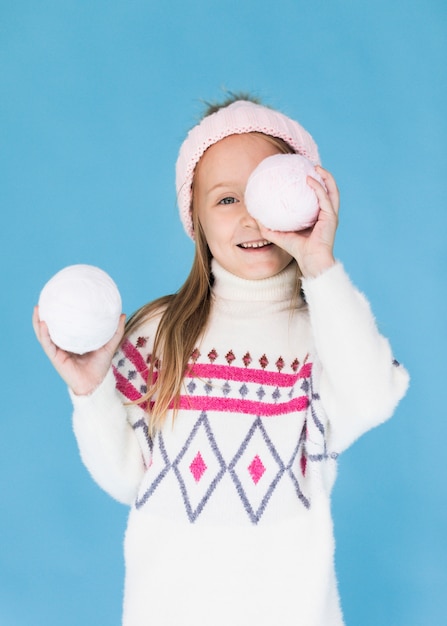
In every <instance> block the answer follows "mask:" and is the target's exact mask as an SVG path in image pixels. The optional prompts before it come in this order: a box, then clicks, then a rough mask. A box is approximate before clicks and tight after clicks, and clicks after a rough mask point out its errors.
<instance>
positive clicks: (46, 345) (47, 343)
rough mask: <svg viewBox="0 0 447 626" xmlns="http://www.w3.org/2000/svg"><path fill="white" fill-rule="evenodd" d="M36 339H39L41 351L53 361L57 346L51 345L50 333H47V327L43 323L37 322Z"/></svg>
mask: <svg viewBox="0 0 447 626" xmlns="http://www.w3.org/2000/svg"><path fill="white" fill-rule="evenodd" d="M36 334H37V338H38V339H39V342H40V345H41V346H42V348H43V351H44V352H45V354H46V355H47V357H48V358H49V359H50V360H51V361H53V360H54V357H55V356H56V353H57V346H56V344H54V343H53V341H52V339H51V337H50V333H49V331H48V326H47V325H46V323H45V322H42V321H40V320H39V319H38V320H37V332H36Z"/></svg>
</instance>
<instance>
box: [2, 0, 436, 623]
mask: <svg viewBox="0 0 447 626" xmlns="http://www.w3.org/2000/svg"><path fill="white" fill-rule="evenodd" d="M446 18H447V9H446V5H445V2H444V0H439V1H436V0H424V1H420V2H417V1H415V0H394V1H393V2H390V0H371V1H370V2H356V1H355V0H326V1H323V0H315V1H314V2H304V1H303V0H275V1H274V2H266V1H265V0H245V1H244V0H218V1H213V0H208V1H206V0H190V1H189V2H184V1H181V2H180V1H178V0H164V1H163V2H161V1H160V0H159V1H158V2H155V1H150V0H145V1H142V0H140V1H138V0H135V1H132V0H127V1H124V0H123V1H113V0H112V1H110V0H109V1H106V0H102V1H101V0H90V1H88V2H87V1H81V0H77V1H75V0H72V1H69V0H54V1H50V0H43V1H41V2H32V1H31V0H28V1H26V0H15V1H10V0H3V1H2V3H1V5H0V76H1V97H0V118H1V142H0V146H1V148H0V149H1V178H2V180H1V185H0V206H1V215H2V219H1V229H0V238H1V241H0V243H1V256H2V263H1V293H2V305H1V316H2V317H1V319H2V328H3V341H2V345H3V348H2V354H3V357H2V359H1V362H0V368H1V371H0V376H1V385H2V388H1V389H2V397H3V399H4V400H5V404H4V405H3V410H2V417H1V420H0V488H1V501H2V507H1V514H0V542H1V546H0V624H1V625H2V626H30V625H33V626H34V625H40V624H45V625H46V626H51V625H52V624H57V625H60V624H64V626H72V625H73V626H75V625H76V626H79V624H87V625H89V624H97V625H98V626H113V625H118V624H119V623H120V614H121V594H122V581H123V562H122V547H121V546H122V537H123V532H124V529H125V523H126V516H127V511H126V508H125V507H123V506H122V505H120V504H118V503H116V502H114V501H112V500H111V499H110V498H109V497H108V496H107V495H105V494H104V493H103V492H102V491H101V490H100V489H99V488H98V487H96V485H95V484H94V483H93V482H92V480H91V479H90V477H89V475H88V474H87V471H86V470H85V469H84V467H83V466H82V464H81V462H80V459H79V456H78V452H77V449H76V445H75V441H74V437H73V434H72V430H71V421H70V414H71V407H70V402H69V399H68V396H67V392H66V389H65V387H64V384H63V383H62V381H61V380H60V379H59V378H58V377H57V374H56V373H55V372H54V371H53V370H52V367H51V365H50V364H49V362H47V360H46V357H45V355H44V354H43V352H42V351H41V349H40V347H39V345H38V344H37V341H36V340H35V338H34V335H33V331H32V327H31V313H32V308H33V305H34V304H35V302H36V301H37V298H38V295H39V291H40V289H41V287H42V286H43V284H44V283H45V282H46V281H47V280H48V279H49V278H50V276H51V275H52V274H54V273H55V272H56V271H58V270H59V269H61V268H62V267H64V266H66V265H70V264H73V263H91V264H94V265H99V266H100V267H102V268H104V269H105V270H106V271H108V272H109V273H110V274H111V275H112V276H113V278H114V279H115V280H116V282H117V283H118V284H119V286H120V289H121V292H122V296H123V301H124V306H125V311H126V312H127V313H131V312H132V311H133V310H135V309H136V308H137V307H139V306H140V305H142V304H143V303H145V302H147V301H149V300H151V299H153V298H154V297H156V296H159V295H162V294H165V293H168V292H172V291H174V290H176V289H177V288H178V287H179V286H180V285H181V283H182V282H183V280H184V278H185V277H186V275H187V272H188V270H189V266H190V263H191V259H192V250H193V247H192V244H191V242H190V241H189V240H188V239H187V237H186V236H185V235H184V233H183V231H182V228H181V226H180V223H179V220H178V218H177V210H176V204H175V192H174V163H175V159H176V155H177V150H178V147H179V145H180V143H181V141H182V140H183V138H184V136H185V133H186V131H187V130H188V129H189V128H190V127H191V126H192V125H193V124H194V123H195V122H196V121H197V119H198V117H199V116H200V113H201V111H202V109H203V106H202V102H201V101H202V99H205V100H206V99H218V98H220V97H221V95H222V90H223V89H231V90H250V91H252V92H253V93H254V94H256V95H258V96H260V97H261V98H262V99H263V100H264V101H265V102H266V103H268V104H270V105H272V106H274V107H277V108H279V109H281V110H283V111H284V112H285V113H286V114H288V115H290V116H292V117H295V118H296V119H298V120H299V121H300V122H301V123H302V124H303V125H304V126H305V127H306V128H307V129H308V130H309V131H310V132H311V133H312V135H313V136H314V137H315V138H316V140H317V142H318V144H319V148H320V153H321V155H322V159H323V163H324V165H325V166H326V167H328V169H330V170H331V171H332V172H333V173H334V175H335V176H336V178H337V181H338V184H339V187H340V190H341V196H342V208H341V223H340V228H339V233H338V239H337V248H336V252H337V255H338V257H339V258H340V259H342V260H343V262H344V264H345V266H346V268H347V269H348V271H349V273H350V274H351V276H352V278H353V280H354V281H355V282H356V284H357V285H358V286H359V287H360V288H361V289H362V290H363V291H365V292H366V293H367V295H368V297H369V299H370V300H371V302H372V305H373V309H374V311H375V314H376V316H377V319H378V321H379V325H380V327H381V329H382V331H383V332H384V334H386V335H388V336H389V337H390V338H391V340H392V344H393V347H394V350H395V354H396V357H397V358H399V359H400V360H401V361H402V362H403V363H404V364H405V365H406V366H407V368H408V369H409V370H410V372H411V375H412V386H411V390H410V392H409V394H408V395H407V397H406V398H405V400H404V401H403V402H402V403H401V405H400V406H399V408H398V410H397V412H396V415H395V417H394V419H392V420H391V421H390V422H388V423H387V424H385V425H384V426H382V427H380V428H379V429H376V430H374V431H372V432H371V433H370V434H368V435H367V436H365V437H364V438H363V439H361V440H360V441H359V442H358V443H356V445H355V446H354V447H352V448H351V449H350V450H349V451H347V452H346V453H345V454H344V455H343V456H342V458H341V461H340V470H339V478H338V482H337V485H336V487H335V491H334V504H333V508H334V518H335V530H336V538H337V570H338V576H339V582H340V591H341V595H342V600H343V607H344V612H345V616H346V621H347V624H348V625H353V626H355V625H358V624H361V625H362V626H377V625H381V626H387V625H390V626H425V625H426V624H434V625H438V624H439V625H442V624H446V623H447V621H446V620H447V618H446V614H447V602H446V589H447V571H446V563H447V542H446V530H447V502H446V500H447V488H446V482H447V481H446V473H447V472H446V454H445V442H446V435H447V426H446V419H445V418H446V411H445V407H444V402H443V400H444V398H443V390H444V389H445V375H446V371H445V353H446V330H445V329H446V322H445V320H446V310H445V308H446V306H445V297H444V296H445V287H446V282H445V270H446V245H445V239H446V208H447V207H446V201H445V176H446V170H447V159H446V146H447V132H446V130H447V129H446V117H445V111H447V98H446V71H445V68H446V60H447V36H446V33H447V28H446ZM154 540H157V538H154ZM173 566H175V564H174V563H173ZM173 601H175V599H174V598H173ZM297 610H299V607H297Z"/></svg>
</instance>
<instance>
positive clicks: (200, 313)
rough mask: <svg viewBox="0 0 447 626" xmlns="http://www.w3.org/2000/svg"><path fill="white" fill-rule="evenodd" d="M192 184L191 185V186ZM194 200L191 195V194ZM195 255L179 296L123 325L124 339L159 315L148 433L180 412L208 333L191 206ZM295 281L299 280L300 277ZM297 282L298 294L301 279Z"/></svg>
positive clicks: (205, 270) (283, 148)
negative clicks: (195, 356)
mask: <svg viewBox="0 0 447 626" xmlns="http://www.w3.org/2000/svg"><path fill="white" fill-rule="evenodd" d="M253 134H254V135H258V136H260V137H263V138H264V139H265V140H266V141H268V142H269V143H272V144H273V145H275V146H276V147H277V148H278V150H279V151H280V152H281V153H285V154H287V153H293V152H294V150H293V149H292V148H291V147H290V146H289V145H288V144H287V143H286V142H285V141H283V140H282V139H279V138H276V137H271V136H270V135H265V134H263V133H259V132H255V133H253ZM193 184H194V182H193ZM193 195H194V194H193ZM191 213H192V219H193V225H194V233H195V255H194V261H193V264H192V268H191V271H190V273H189V276H188V278H187V279H186V281H185V283H184V284H183V286H182V287H181V288H180V290H179V291H178V292H177V293H175V294H172V295H168V296H164V297H162V298H159V299H158V300H155V301H154V302H151V303H149V304H146V305H145V306H143V307H142V308H141V309H139V310H138V311H137V312H136V313H134V315H132V317H131V318H130V319H129V320H128V322H127V324H126V333H125V338H126V337H128V336H129V335H130V334H131V333H133V332H134V331H135V330H136V329H137V328H138V327H139V326H141V325H142V324H143V323H145V322H147V321H148V320H149V319H151V318H153V317H155V316H157V315H160V314H161V319H160V322H159V324H158V328H157V331H156V334H155V339H154V345H153V350H152V356H151V360H150V364H149V373H148V380H147V393H146V394H145V395H144V396H143V397H142V398H141V399H140V400H139V401H138V404H143V403H147V406H148V407H150V408H148V409H147V410H148V416H149V418H148V423H149V429H150V431H151V432H152V433H154V432H155V431H156V430H158V429H160V428H161V427H162V426H163V424H164V421H165V419H166V415H167V412H168V409H170V408H173V409H174V414H173V415H174V417H175V414H176V412H177V410H178V406H179V399H180V393H181V387H182V382H183V378H184V375H185V371H186V368H187V366H188V362H189V360H190V358H191V356H192V353H193V351H194V348H195V347H196V345H197V341H198V340H199V338H200V336H201V335H202V333H203V332H204V330H205V329H206V326H207V323H208V319H209V314H210V310H211V288H212V281H213V277H212V274H211V258H212V257H211V252H210V250H209V247H208V244H207V242H206V239H205V235H204V232H203V229H202V227H201V224H200V222H199V219H198V215H197V213H198V212H197V210H196V207H195V206H194V199H193V200H192V206H191ZM298 277H299V274H298ZM298 277H297V292H298V291H299V278H298Z"/></svg>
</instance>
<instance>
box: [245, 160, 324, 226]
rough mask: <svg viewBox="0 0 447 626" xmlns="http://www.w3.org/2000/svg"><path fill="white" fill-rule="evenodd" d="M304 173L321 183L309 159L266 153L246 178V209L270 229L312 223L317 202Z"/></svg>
mask: <svg viewBox="0 0 447 626" xmlns="http://www.w3.org/2000/svg"><path fill="white" fill-rule="evenodd" d="M307 176H312V177H313V178H315V179H316V180H318V181H319V182H320V183H323V181H322V179H321V176H320V175H319V174H318V173H317V172H316V170H315V167H314V166H313V164H312V163H311V161H309V159H306V158H305V157H303V156H301V155H300V154H275V155H274V156H271V157H267V158H266V159H264V160H263V161H261V163H260V164H259V165H258V166H257V167H256V169H255V170H254V171H253V172H252V174H251V176H250V178H249V179H248V182H247V187H246V190H245V204H246V206H247V211H248V212H249V213H250V215H252V216H253V217H254V218H255V219H256V220H257V221H258V222H260V223H261V224H263V225H264V226H266V227H267V228H271V229H272V230H281V231H299V230H303V229H305V228H309V227H310V226H313V225H314V224H315V222H316V220H317V216H318V211H319V206H318V199H317V196H316V194H315V192H314V190H313V189H312V188H311V187H310V186H309V185H308V184H307V182H306V178H307Z"/></svg>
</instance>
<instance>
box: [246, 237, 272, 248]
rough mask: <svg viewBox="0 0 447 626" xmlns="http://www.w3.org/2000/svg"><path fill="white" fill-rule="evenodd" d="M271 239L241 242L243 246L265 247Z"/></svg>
mask: <svg viewBox="0 0 447 626" xmlns="http://www.w3.org/2000/svg"><path fill="white" fill-rule="evenodd" d="M269 244H270V241H267V240H266V239H264V241H254V242H253V243H241V244H239V245H240V247H241V248H263V247H264V246H268V245H269Z"/></svg>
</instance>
